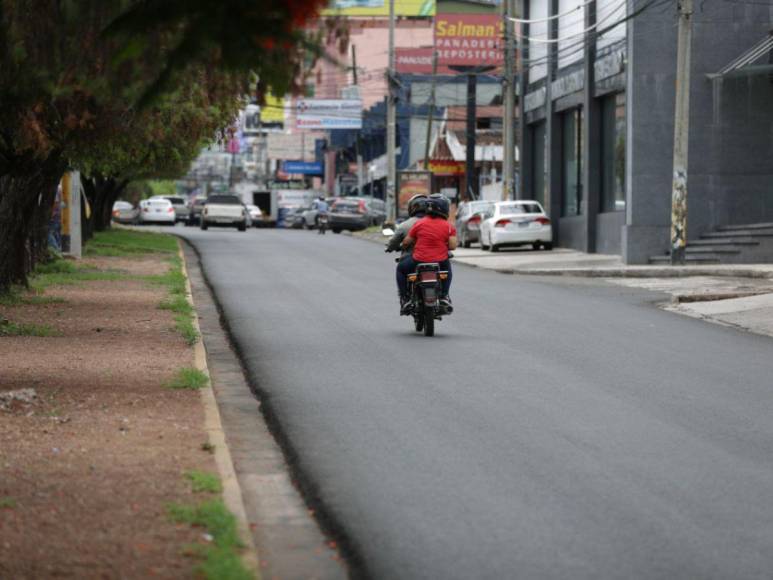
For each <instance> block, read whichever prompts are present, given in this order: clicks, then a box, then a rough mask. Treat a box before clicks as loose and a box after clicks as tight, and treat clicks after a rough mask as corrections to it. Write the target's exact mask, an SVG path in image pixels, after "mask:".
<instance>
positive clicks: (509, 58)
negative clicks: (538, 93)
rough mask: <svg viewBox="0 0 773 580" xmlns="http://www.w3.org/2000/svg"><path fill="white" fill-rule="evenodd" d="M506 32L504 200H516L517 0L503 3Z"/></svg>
mask: <svg viewBox="0 0 773 580" xmlns="http://www.w3.org/2000/svg"><path fill="white" fill-rule="evenodd" d="M502 11H503V18H504V31H505V74H504V78H503V80H502V90H503V91H504V97H505V98H504V105H505V119H504V123H505V125H504V128H503V129H504V152H503V157H502V178H503V182H504V183H503V184H502V200H504V201H507V200H509V199H514V198H515V184H514V177H515V75H514V74H513V69H514V68H515V34H513V21H512V20H511V18H513V17H515V0H504V2H502Z"/></svg>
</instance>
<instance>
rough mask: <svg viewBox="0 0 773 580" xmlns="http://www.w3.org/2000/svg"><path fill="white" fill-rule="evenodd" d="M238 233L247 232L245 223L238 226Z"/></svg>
mask: <svg viewBox="0 0 773 580" xmlns="http://www.w3.org/2000/svg"><path fill="white" fill-rule="evenodd" d="M237 227H238V228H239V231H240V232H246V231H247V222H242V223H240V224H239V225H238V226H237Z"/></svg>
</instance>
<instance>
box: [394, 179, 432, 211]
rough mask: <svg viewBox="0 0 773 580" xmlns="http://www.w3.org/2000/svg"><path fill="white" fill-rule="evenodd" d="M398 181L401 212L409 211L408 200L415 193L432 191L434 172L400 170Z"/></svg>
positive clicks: (421, 193)
mask: <svg viewBox="0 0 773 580" xmlns="http://www.w3.org/2000/svg"><path fill="white" fill-rule="evenodd" d="M397 183H398V192H399V194H398V195H399V200H400V213H401V214H407V213H408V200H410V199H411V198H412V197H413V196H414V195H429V194H431V193H432V173H430V172H429V171H398V172H397Z"/></svg>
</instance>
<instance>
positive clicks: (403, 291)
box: [397, 256, 452, 297]
mask: <svg viewBox="0 0 773 580" xmlns="http://www.w3.org/2000/svg"><path fill="white" fill-rule="evenodd" d="M420 263H421V262H417V261H416V260H414V259H413V256H406V257H405V258H403V259H402V260H400V261H399V262H398V263H397V291H398V292H399V293H400V296H402V297H407V296H408V274H412V273H413V272H415V271H416V265H417V264H420ZM438 264H440V269H441V270H447V271H448V278H446V279H445V280H442V281H441V286H442V292H443V295H444V296H448V292H449V290H451V278H452V273H451V260H448V259H446V260H443V261H442V262H438Z"/></svg>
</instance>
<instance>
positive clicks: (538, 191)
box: [529, 122, 548, 205]
mask: <svg viewBox="0 0 773 580" xmlns="http://www.w3.org/2000/svg"><path fill="white" fill-rule="evenodd" d="M529 130H530V131H531V146H532V153H531V174H532V183H531V198H532V199H534V200H537V201H538V202H540V203H541V204H542V205H545V198H546V197H547V185H548V166H547V163H545V160H546V159H547V147H548V141H547V132H546V130H545V123H544V122H543V123H538V124H537V125H532V126H531V127H530V129H529Z"/></svg>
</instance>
